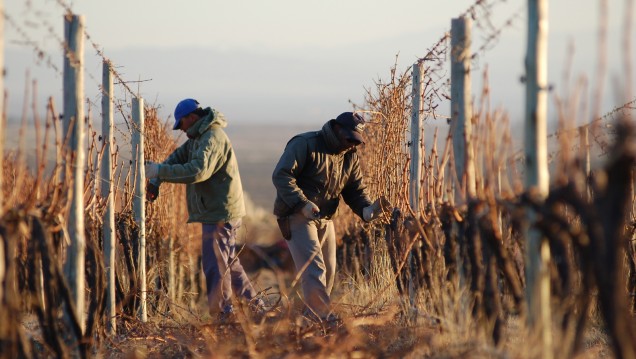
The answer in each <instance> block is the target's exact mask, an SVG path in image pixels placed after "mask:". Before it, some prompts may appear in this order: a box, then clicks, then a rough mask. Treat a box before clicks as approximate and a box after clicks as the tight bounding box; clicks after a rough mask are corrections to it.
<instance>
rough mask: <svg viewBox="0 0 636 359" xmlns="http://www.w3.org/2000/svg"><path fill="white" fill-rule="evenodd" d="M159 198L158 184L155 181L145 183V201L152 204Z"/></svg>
mask: <svg viewBox="0 0 636 359" xmlns="http://www.w3.org/2000/svg"><path fill="white" fill-rule="evenodd" d="M157 197H159V184H158V183H156V182H155V181H148V183H146V200H148V202H154V201H155V200H156V199H157Z"/></svg>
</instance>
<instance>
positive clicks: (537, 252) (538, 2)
mask: <svg viewBox="0 0 636 359" xmlns="http://www.w3.org/2000/svg"><path fill="white" fill-rule="evenodd" d="M527 45H528V48H527V53H526V61H525V65H526V114H525V155H526V177H525V186H526V190H527V191H533V192H534V193H536V195H537V196H538V197H539V199H540V200H543V199H545V198H546V197H547V196H548V193H549V190H550V189H549V173H548V153H547V152H548V151H547V147H548V146H547V123H546V116H547V97H548V96H547V91H548V83H547V77H548V66H547V55H548V0H528V44H527ZM536 217H537V214H536V213H535V212H534V211H533V210H530V209H528V211H527V220H528V227H527V231H526V241H527V242H526V297H527V303H528V324H529V326H530V328H531V330H532V332H533V333H537V334H540V340H541V344H542V353H541V357H542V358H548V359H549V358H552V357H553V350H552V330H551V321H552V319H551V310H550V277H549V272H548V264H549V260H550V248H549V246H548V243H547V242H546V241H545V240H544V239H543V238H542V236H541V233H540V232H539V231H538V230H536V229H535V228H533V227H532V224H533V223H534V221H535V220H536Z"/></svg>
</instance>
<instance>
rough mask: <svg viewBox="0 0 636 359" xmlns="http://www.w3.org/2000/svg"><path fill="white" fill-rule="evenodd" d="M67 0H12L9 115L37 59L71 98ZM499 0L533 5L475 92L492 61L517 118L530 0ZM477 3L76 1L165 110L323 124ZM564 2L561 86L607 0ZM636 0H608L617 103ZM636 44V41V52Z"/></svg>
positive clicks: (499, 101) (554, 46)
mask: <svg viewBox="0 0 636 359" xmlns="http://www.w3.org/2000/svg"><path fill="white" fill-rule="evenodd" d="M60 1H61V0H58V1H53V0H46V1H44V0H31V1H24V0H5V1H4V5H5V11H6V13H7V15H8V16H9V17H10V18H11V19H12V21H13V22H14V23H16V24H17V25H18V27H19V30H18V29H16V28H15V26H13V25H12V24H10V23H7V24H6V25H5V38H6V45H5V67H6V69H7V78H6V86H7V89H8V91H9V102H8V111H9V114H10V115H16V114H20V113H21V112H22V107H23V101H24V91H25V82H26V80H25V79H26V73H27V71H28V73H29V78H30V79H36V80H37V81H38V94H37V97H38V101H41V103H42V104H44V102H45V100H46V98H48V96H53V97H54V99H55V100H56V102H57V103H58V104H60V105H58V108H61V101H62V93H61V86H62V85H61V84H62V78H61V75H60V74H59V73H56V71H55V70H54V69H52V68H51V66H47V65H46V59H47V58H49V57H50V58H51V59H52V61H53V62H54V63H56V66H57V67H58V68H59V69H61V68H62V65H61V64H62V54H61V50H60V45H59V39H60V38H61V37H62V35H61V34H62V29H63V27H62V24H63V22H62V14H63V11H64V9H63V7H62V6H60ZM490 2H491V3H494V5H493V7H492V16H491V20H492V22H493V24H494V26H495V27H496V28H501V27H502V24H503V23H504V21H505V20H507V19H508V18H509V17H511V16H512V15H513V14H515V13H519V14H520V15H519V17H518V18H517V19H516V20H515V21H514V23H513V26H511V27H506V28H505V30H504V31H503V33H502V34H501V35H500V37H499V40H498V41H497V42H495V43H494V44H492V45H491V46H490V47H489V49H488V50H487V51H486V52H485V53H484V54H483V55H482V56H480V58H479V59H478V60H477V61H476V62H475V64H474V66H473V68H474V69H475V73H474V80H473V87H474V92H473V93H474V94H476V95H477V94H478V93H479V92H478V89H479V88H481V77H482V76H481V72H482V71H483V70H484V69H485V68H486V66H488V69H489V76H490V84H491V89H492V105H493V106H495V107H503V108H506V109H507V110H508V111H509V112H510V113H511V115H512V117H513V121H515V119H516V120H519V119H520V118H521V115H520V114H521V113H522V111H521V109H522V108H523V84H521V83H520V81H519V78H520V77H521V76H522V75H523V59H524V56H525V48H526V45H525V43H526V41H525V38H526V26H527V25H526V11H525V9H526V1H518V0H517V1H510V0H508V1H506V2H501V1H490ZM472 3H473V1H466V0H452V1H451V0H446V1H444V0H437V1H432V0H419V1H418V0H391V1H377V0H364V1H363V0H322V1H305V0H251V1H240V0H235V1H227V0H226V1H216V0H207V1H204V0H198V1H194V0H181V1H174V0H171V1H167V0H153V1H137V0H108V1H95V0H92V1H74V2H69V3H68V5H69V6H70V7H71V8H72V9H73V11H74V12H75V13H77V14H81V15H84V17H85V25H86V31H87V33H88V34H89V35H90V36H91V42H94V43H96V44H97V45H98V46H99V48H100V49H102V50H103V51H104V54H105V55H106V56H107V57H109V58H110V59H111V60H112V61H113V62H114V63H115V64H116V65H117V66H118V67H117V71H118V72H119V73H120V74H121V75H122V76H123V78H124V79H125V80H127V81H134V80H143V82H140V83H139V84H130V86H131V87H132V88H134V89H136V90H138V91H139V92H140V93H141V95H142V96H143V97H144V98H145V99H146V102H147V103H150V104H156V105H158V106H160V107H161V111H160V113H161V114H162V115H164V116H168V115H169V114H171V112H172V110H173V108H174V106H175V104H176V102H177V101H179V100H180V99H182V98H184V97H194V98H197V99H198V100H199V101H200V102H202V103H203V104H204V105H210V106H212V107H215V108H218V109H219V110H221V111H222V112H224V113H225V114H226V115H227V116H228V118H230V120H233V121H237V122H243V123H249V122H258V123H267V122H288V123H289V122H294V123H309V124H317V125H319V124H322V123H323V122H324V121H325V120H327V119H329V118H333V117H335V116H336V115H337V114H339V113H340V112H343V111H347V110H350V108H351V107H350V104H349V101H350V100H351V101H353V102H354V103H357V104H362V101H363V96H364V92H365V91H364V89H365V87H371V86H372V85H373V83H374V81H375V80H378V79H387V78H388V77H389V70H390V68H391V66H392V65H393V64H394V62H395V58H396V55H397V54H399V57H398V69H402V70H403V69H405V68H406V67H407V66H409V65H411V64H412V63H413V62H414V61H416V60H417V59H418V57H420V56H423V55H424V54H425V53H426V51H427V49H429V48H430V47H431V46H432V45H433V44H434V43H435V42H436V41H437V40H438V39H439V38H440V37H441V36H442V35H443V34H444V32H445V31H449V30H450V22H451V18H453V17H456V16H458V15H459V14H460V13H462V12H463V11H464V10H466V9H467V8H468V7H469V6H470V5H471V4H472ZM551 3H552V4H550V10H549V11H550V25H549V26H550V49H549V58H550V65H549V71H550V80H549V81H550V83H551V84H552V85H553V86H554V88H555V90H554V91H555V92H559V91H562V90H563V89H564V88H565V87H566V86H565V84H564V83H563V80H562V78H563V75H564V73H565V69H566V68H567V69H570V70H571V71H572V72H573V73H572V75H571V77H572V79H571V80H570V82H571V83H572V82H573V81H574V78H576V77H577V76H578V75H585V76H587V78H588V81H589V87H590V88H591V87H594V86H595V84H594V75H595V67H596V63H597V55H596V53H597V52H598V41H597V31H598V24H599V15H598V14H599V4H600V1H598V0H558V1H551ZM627 3H628V1H626V0H625V1H623V0H611V1H608V4H609V10H610V12H609V15H608V16H609V26H610V28H609V33H608V36H609V39H608V43H607V48H608V56H607V60H608V67H609V68H608V76H607V81H606V83H605V85H604V89H605V92H604V97H605V99H606V102H605V107H604V108H605V109H609V108H612V105H613V104H614V103H617V102H619V101H618V100H617V101H615V98H616V92H615V91H614V89H615V87H616V86H615V85H616V84H617V83H618V82H616V81H614V82H613V80H614V79H619V81H623V80H625V79H624V78H623V76H624V71H623V65H622V59H623V58H624V57H623V53H622V51H621V49H622V44H621V41H622V40H623V39H622V37H621V35H620V34H622V26H624V14H625V12H626V4H627ZM632 15H636V14H632ZM50 28H52V30H51V29H50ZM20 32H22V33H26V34H27V37H28V39H25V38H24V35H22V34H21V33H20ZM631 32H632V34H631V36H632V37H631V42H632V43H633V42H634V39H636V36H634V35H635V34H634V30H633V29H632V31H631ZM484 36H485V32H484V31H481V30H480V29H478V28H474V29H473V42H474V46H473V50H475V49H476V48H477V47H479V46H481V45H482V44H483V43H484ZM25 40H28V41H32V42H35V43H36V44H37V47H38V48H41V49H44V50H45V51H44V54H45V56H44V59H40V60H39V61H38V56H37V55H36V53H35V51H34V50H33V45H29V44H25ZM91 42H87V43H86V59H85V60H86V75H85V79H86V84H85V88H86V95H87V96H89V97H91V98H92V99H93V100H94V102H95V103H96V104H99V103H100V102H99V99H98V98H97V95H96V93H97V88H98V85H99V82H100V81H101V63H100V58H99V57H98V56H96V55H95V50H94V49H93V47H92V44H91ZM634 47H636V46H632V52H633V51H634ZM571 49H574V52H573V57H572V58H573V62H572V64H571V65H569V64H568V62H567V61H566V59H567V58H568V53H570V52H571ZM635 58H636V56H635V55H634V54H632V60H633V59H635ZM631 82H632V83H636V81H634V80H633V79H632V81H631ZM120 96H121V95H120ZM588 96H589V95H588ZM551 106H552V105H551ZM42 108H44V105H42ZM97 111H98V109H97ZM442 112H444V110H442Z"/></svg>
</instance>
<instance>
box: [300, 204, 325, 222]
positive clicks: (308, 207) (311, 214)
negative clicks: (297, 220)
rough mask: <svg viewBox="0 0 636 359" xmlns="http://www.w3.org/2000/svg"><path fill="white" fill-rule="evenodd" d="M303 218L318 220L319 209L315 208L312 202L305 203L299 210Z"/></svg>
mask: <svg viewBox="0 0 636 359" xmlns="http://www.w3.org/2000/svg"><path fill="white" fill-rule="evenodd" d="M301 212H302V213H303V216H305V218H307V219H318V218H320V208H318V206H316V204H315V203H314V202H312V201H309V202H307V204H305V206H304V207H303V209H302V210H301Z"/></svg>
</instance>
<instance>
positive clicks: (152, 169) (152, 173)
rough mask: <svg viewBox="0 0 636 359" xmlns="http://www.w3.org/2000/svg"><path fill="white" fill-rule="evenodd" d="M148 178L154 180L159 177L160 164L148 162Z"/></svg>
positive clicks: (146, 167) (146, 168)
mask: <svg viewBox="0 0 636 359" xmlns="http://www.w3.org/2000/svg"><path fill="white" fill-rule="evenodd" d="M144 168H145V170H146V178H147V179H152V178H157V177H159V164H158V163H154V162H151V161H146V165H145V167H144Z"/></svg>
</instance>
